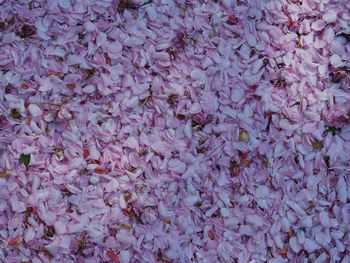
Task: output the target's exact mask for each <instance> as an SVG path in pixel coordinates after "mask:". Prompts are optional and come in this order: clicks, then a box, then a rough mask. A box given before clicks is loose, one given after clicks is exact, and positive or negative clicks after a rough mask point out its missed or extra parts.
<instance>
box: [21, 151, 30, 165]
mask: <svg viewBox="0 0 350 263" xmlns="http://www.w3.org/2000/svg"><path fill="white" fill-rule="evenodd" d="M19 161H20V162H21V163H23V164H24V165H25V166H26V167H27V169H28V166H29V163H30V154H24V153H22V154H21V156H20V157H19Z"/></svg>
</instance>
